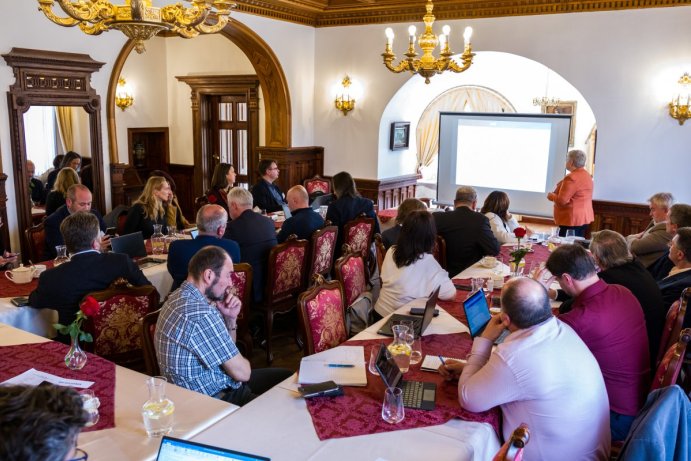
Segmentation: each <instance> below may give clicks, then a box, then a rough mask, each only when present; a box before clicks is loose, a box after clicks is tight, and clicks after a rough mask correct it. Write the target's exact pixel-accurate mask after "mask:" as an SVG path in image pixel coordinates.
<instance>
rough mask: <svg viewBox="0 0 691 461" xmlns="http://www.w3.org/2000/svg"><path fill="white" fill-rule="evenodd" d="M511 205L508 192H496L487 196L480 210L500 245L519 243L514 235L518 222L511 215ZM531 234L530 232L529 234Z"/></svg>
mask: <svg viewBox="0 0 691 461" xmlns="http://www.w3.org/2000/svg"><path fill="white" fill-rule="evenodd" d="M509 204H510V202H509V196H508V195H507V194H506V192H502V191H499V190H495V191H493V192H491V193H490V194H489V195H488V196H487V198H486V199H485V203H484V204H483V205H482V209H481V210H480V212H481V213H482V214H484V215H485V216H487V219H489V225H490V227H491V228H492V233H493V234H494V236H495V237H496V239H497V240H498V241H499V243H500V244H502V243H515V242H517V241H518V239H517V238H516V237H515V236H514V235H513V230H514V229H515V228H517V227H518V221H516V218H514V217H513V216H511V213H509ZM526 230H528V229H527V228H526ZM531 233H532V232H530V231H529V230H528V234H531Z"/></svg>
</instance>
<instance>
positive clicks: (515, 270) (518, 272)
mask: <svg viewBox="0 0 691 461" xmlns="http://www.w3.org/2000/svg"><path fill="white" fill-rule="evenodd" d="M509 269H510V270H511V278H514V277H522V276H523V271H524V270H525V261H524V260H521V261H520V262H519V263H518V264H516V263H515V262H513V261H512V262H511V264H510V265H509Z"/></svg>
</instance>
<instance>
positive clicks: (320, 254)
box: [307, 225, 338, 280]
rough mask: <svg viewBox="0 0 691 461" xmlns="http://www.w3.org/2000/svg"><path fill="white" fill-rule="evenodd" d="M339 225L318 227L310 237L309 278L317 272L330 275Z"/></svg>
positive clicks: (324, 275) (311, 278)
mask: <svg viewBox="0 0 691 461" xmlns="http://www.w3.org/2000/svg"><path fill="white" fill-rule="evenodd" d="M337 237H338V227H337V226H330V225H327V226H324V227H322V228H321V229H317V230H316V231H314V233H313V234H312V238H311V239H310V263H309V270H308V272H307V274H308V278H307V280H313V277H314V275H315V274H319V275H321V276H323V277H328V276H329V274H330V273H331V267H332V266H333V262H334V253H335V252H336V238H337Z"/></svg>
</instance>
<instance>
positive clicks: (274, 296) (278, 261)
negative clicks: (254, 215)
mask: <svg viewBox="0 0 691 461" xmlns="http://www.w3.org/2000/svg"><path fill="white" fill-rule="evenodd" d="M307 246H308V242H307V240H298V239H297V238H296V236H295V235H291V236H290V237H288V240H286V241H285V242H283V243H281V244H280V245H276V246H275V247H273V248H272V249H271V252H270V253H269V264H268V270H267V275H266V294H265V295H264V302H262V303H261V304H259V305H257V306H256V307H257V309H258V310H259V311H260V312H262V314H263V316H264V324H265V332H266V361H267V363H269V364H271V362H272V361H273V354H272V353H271V334H272V332H273V324H274V315H275V314H285V313H287V312H290V311H291V310H293V308H294V307H295V306H296V305H297V296H298V295H299V294H300V292H302V291H303V290H304V287H305V279H306V275H307Z"/></svg>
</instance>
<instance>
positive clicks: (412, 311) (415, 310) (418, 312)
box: [409, 307, 439, 317]
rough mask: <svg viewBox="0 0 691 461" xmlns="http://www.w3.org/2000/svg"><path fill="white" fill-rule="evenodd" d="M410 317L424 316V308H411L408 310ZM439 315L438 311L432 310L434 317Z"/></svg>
mask: <svg viewBox="0 0 691 461" xmlns="http://www.w3.org/2000/svg"><path fill="white" fill-rule="evenodd" d="M409 314H410V315H425V308H424V307H411V308H410V312H409ZM438 315H439V309H434V316H435V317H437V316H438Z"/></svg>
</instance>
